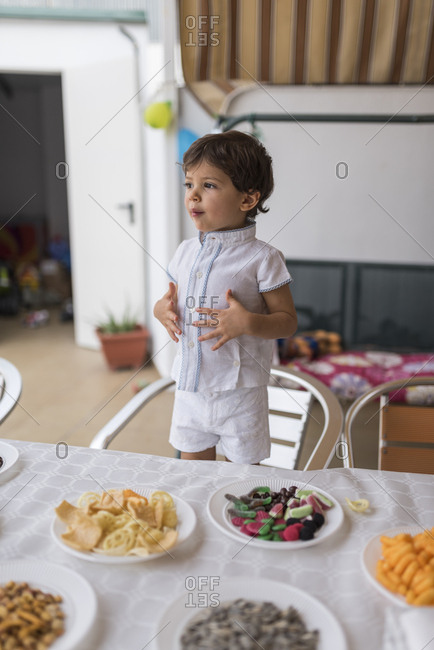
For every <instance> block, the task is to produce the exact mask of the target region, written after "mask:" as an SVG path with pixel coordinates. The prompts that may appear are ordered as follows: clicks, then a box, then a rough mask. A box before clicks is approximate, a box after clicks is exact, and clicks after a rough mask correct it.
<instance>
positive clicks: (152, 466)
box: [0, 441, 434, 650]
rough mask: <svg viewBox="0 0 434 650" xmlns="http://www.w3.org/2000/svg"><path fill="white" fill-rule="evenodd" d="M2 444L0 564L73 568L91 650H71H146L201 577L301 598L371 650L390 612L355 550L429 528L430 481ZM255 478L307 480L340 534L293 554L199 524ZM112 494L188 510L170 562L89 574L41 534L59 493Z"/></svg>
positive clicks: (93, 569) (433, 488) (433, 518)
mask: <svg viewBox="0 0 434 650" xmlns="http://www.w3.org/2000/svg"><path fill="white" fill-rule="evenodd" d="M8 442H11V441H8ZM11 444H13V445H14V446H16V447H17V448H18V450H19V452H20V458H19V461H18V463H17V464H16V466H15V467H14V468H13V469H12V470H11V472H10V474H9V475H7V476H6V478H5V479H4V480H3V481H1V482H0V496H1V501H0V554H1V562H5V561H9V560H13V559H15V558H16V559H23V558H26V559H34V560H38V559H39V560H48V561H50V562H53V563H58V564H61V565H63V566H67V567H69V568H71V569H73V570H75V571H76V572H78V573H80V574H82V575H83V576H84V577H85V578H86V579H87V580H88V581H89V582H90V583H91V584H92V586H93V588H94V590H95V592H96V594H97V598H98V620H97V630H96V636H95V639H96V640H94V641H92V643H91V644H90V645H88V646H87V647H86V649H85V648H84V647H81V648H80V650H143V649H144V648H152V647H153V642H152V638H153V637H154V636H155V635H156V634H157V633H158V629H157V621H158V619H159V618H160V616H161V614H162V613H163V611H164V610H165V609H166V608H167V606H168V604H169V603H170V602H171V600H173V599H174V598H176V597H178V596H180V595H182V594H187V591H188V588H189V589H191V587H192V585H193V582H194V580H197V579H198V578H199V577H205V579H206V578H207V577H208V578H209V577H211V576H214V577H215V576H217V577H218V579H219V580H221V581H224V580H225V578H226V579H227V578H229V577H231V578H232V577H234V576H244V577H248V578H250V579H252V580H254V579H255V578H257V577H258V578H259V577H261V578H268V579H271V580H277V581H283V582H286V583H288V584H290V585H292V586H294V587H298V588H300V589H303V590H305V591H306V592H308V593H309V594H310V595H312V596H314V597H315V598H317V599H318V600H320V601H321V602H322V603H323V604H324V605H326V606H327V607H328V608H329V610H330V611H331V612H332V614H334V616H335V617H336V618H337V619H338V620H339V622H340V624H341V625H342V627H343V630H344V632H345V635H346V638H347V642H348V648H349V649H350V650H365V649H366V648H370V649H372V650H379V649H380V648H381V645H382V637H383V625H384V619H385V611H386V608H389V607H390V606H391V605H390V601H388V600H387V599H385V598H384V597H383V596H382V595H381V594H380V593H378V592H377V590H376V589H374V588H373V587H372V585H371V584H370V583H369V582H368V581H367V579H366V577H365V575H364V574H363V572H362V569H361V554H362V551H363V548H364V547H365V545H366V543H367V542H368V540H369V539H370V538H371V537H372V536H374V535H376V534H378V533H381V532H383V531H385V530H386V529H388V528H392V527H396V526H401V525H416V524H417V525H420V526H424V527H429V528H431V527H432V526H433V525H434V498H433V496H434V481H433V477H432V476H426V475H421V474H404V473H392V472H377V471H372V470H348V469H332V470H321V471H318V472H297V471H292V470H291V471H288V470H279V469H272V468H268V467H257V466H247V465H236V464H232V463H225V462H205V461H182V460H176V459H171V458H162V457H157V456H147V455H141V454H133V453H124V452H118V451H98V450H93V449H87V448H81V447H69V448H66V447H65V446H62V445H60V446H58V447H57V448H56V446H54V445H47V444H40V443H28V442H12V443H11ZM65 456H66V457H65ZM256 477H257V478H258V484H264V483H265V484H266V482H267V477H275V478H284V479H285V480H286V479H287V480H288V483H289V484H290V483H291V479H293V480H302V481H309V482H310V483H312V484H313V485H315V486H317V487H318V488H322V489H323V490H325V491H327V492H329V493H331V494H332V495H333V496H334V497H335V498H336V499H337V500H338V502H339V503H340V504H341V505H342V507H343V509H344V512H345V520H344V524H343V526H342V527H341V529H340V530H339V531H338V532H337V533H336V534H335V535H333V536H332V537H330V538H329V539H328V540H325V541H324V543H322V544H320V545H317V546H313V547H312V548H306V549H302V550H300V551H297V552H289V551H288V552H287V553H286V552H282V551H273V552H270V551H264V550H262V549H255V548H252V545H248V546H246V547H245V548H243V545H242V544H240V543H239V542H237V541H236V540H233V539H231V538H229V537H227V536H225V535H223V534H222V533H221V532H220V531H219V530H218V529H217V528H215V527H214V525H213V524H212V523H211V522H210V521H209V519H208V516H207V513H206V503H207V500H208V498H209V497H210V495H211V494H213V492H214V491H216V490H217V489H219V488H221V487H222V486H224V485H227V484H230V483H231V482H235V481H241V480H246V479H250V478H256ZM120 485H122V486H129V487H132V488H134V487H139V486H143V487H150V488H154V489H163V490H167V491H169V492H172V493H173V494H175V495H178V496H180V497H181V498H183V499H184V500H185V501H187V502H188V503H190V504H191V506H192V507H193V508H194V510H195V512H196V515H197V517H198V525H197V529H196V533H195V536H194V539H193V540H192V541H191V542H190V541H189V542H187V543H186V544H185V545H184V546H182V547H181V548H180V549H179V550H178V551H176V549H175V550H172V551H171V555H173V558H172V557H169V556H168V555H166V554H165V555H164V556H163V557H159V558H158V559H155V560H153V561H149V562H144V563H140V564H134V565H129V566H118V565H110V566H108V565H104V564H92V563H90V562H87V561H84V560H80V559H78V558H75V557H72V556H71V555H69V554H67V553H65V552H64V551H63V550H62V549H61V548H60V547H59V546H58V545H57V544H56V543H55V542H54V541H53V540H52V538H51V536H50V526H51V523H52V521H53V516H54V512H53V509H54V508H55V507H56V506H57V505H58V504H59V503H60V502H61V501H62V499H68V498H70V497H71V495H76V494H80V493H81V492H84V491H86V490H97V491H100V488H101V486H102V487H103V488H105V489H107V488H110V487H113V486H120ZM345 497H349V498H350V499H357V498H361V497H364V498H367V499H369V501H370V503H371V511H370V513H369V514H358V513H355V512H352V511H351V510H349V508H348V507H347V506H346V504H345ZM187 579H188V580H189V582H188V585H187V583H186V581H187ZM167 650H170V649H169V648H168V649H167ZM330 650H332V649H330Z"/></svg>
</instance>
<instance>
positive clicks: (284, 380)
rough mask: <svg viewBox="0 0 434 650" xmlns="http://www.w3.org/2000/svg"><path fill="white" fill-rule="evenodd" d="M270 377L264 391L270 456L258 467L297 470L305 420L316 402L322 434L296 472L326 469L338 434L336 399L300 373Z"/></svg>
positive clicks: (274, 371)
mask: <svg viewBox="0 0 434 650" xmlns="http://www.w3.org/2000/svg"><path fill="white" fill-rule="evenodd" d="M271 377H272V380H273V381H272V385H271V386H269V388H268V394H269V410H270V435H271V454H270V457H269V458H267V459H266V460H263V461H262V463H261V464H263V465H271V466H273V467H283V468H288V469H293V468H295V467H297V468H298V466H299V461H300V452H301V450H302V444H303V441H304V440H305V436H306V429H307V425H308V422H309V418H312V417H313V416H312V406H313V404H314V402H318V403H319V405H320V407H321V409H322V411H323V420H324V421H323V425H322V430H321V432H320V434H319V437H318V441H317V443H316V445H315V447H314V449H313V451H312V452H311V454H310V456H309V458H308V460H307V461H306V463H305V464H304V466H303V467H302V468H300V469H304V470H309V469H323V468H324V467H327V466H328V465H329V463H330V460H331V458H332V456H333V454H334V452H335V447H336V444H337V442H338V440H339V436H340V434H341V431H342V424H343V414H342V409H341V406H340V404H339V401H338V399H337V397H336V396H335V395H334V394H333V393H332V391H331V390H330V389H329V388H328V387H327V386H325V385H324V384H323V383H322V382H321V381H319V380H318V379H316V378H315V377H311V376H310V375H308V374H306V373H303V372H299V371H296V370H281V369H280V368H272V369H271ZM288 384H289V386H288ZM297 386H298V387H301V388H302V390H299V389H297Z"/></svg>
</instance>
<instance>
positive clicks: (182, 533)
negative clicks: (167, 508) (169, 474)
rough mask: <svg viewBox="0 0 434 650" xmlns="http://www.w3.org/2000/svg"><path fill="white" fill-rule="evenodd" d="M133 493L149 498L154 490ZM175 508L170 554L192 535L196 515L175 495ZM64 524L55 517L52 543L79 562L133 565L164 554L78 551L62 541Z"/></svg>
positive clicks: (144, 489)
mask: <svg viewBox="0 0 434 650" xmlns="http://www.w3.org/2000/svg"><path fill="white" fill-rule="evenodd" d="M135 491H136V492H137V493H138V494H141V495H143V496H145V497H149V496H150V495H151V494H152V492H155V490H154V489H147V488H136V489H135ZM79 496H80V495H78V496H76V497H73V499H72V500H69V502H70V503H76V502H77V500H78V497H79ZM171 497H172V498H173V501H174V503H175V506H176V514H177V515H178V527H177V530H178V539H177V542H176V544H175V546H173V547H172V548H171V549H169V550H168V551H167V553H169V554H170V553H171V552H172V551H173V550H174V549H176V548H178V547H179V545H180V544H182V543H183V542H185V541H186V540H187V539H188V538H189V537H190V535H191V534H192V533H193V531H194V529H195V526H196V513H195V512H194V510H193V508H192V507H191V506H190V505H189V504H188V503H186V502H185V501H183V500H182V499H180V498H179V497H176V496H175V495H173V494H172V495H171ZM66 528H67V526H66V524H64V523H63V522H62V521H60V519H59V518H58V517H55V519H54V521H53V523H52V525H51V534H52V536H53V539H54V541H55V542H56V543H57V544H59V546H60V547H61V548H62V549H63V550H64V551H66V552H67V553H70V554H71V555H74V556H75V557H78V558H80V559H81V560H88V561H89V562H96V563H100V564H135V563H137V562H147V561H148V560H155V559H156V558H159V557H163V556H164V555H165V553H164V552H163V553H153V554H152V555H144V556H139V555H103V554H102V553H93V552H92V551H78V550H76V549H75V548H72V547H71V546H68V544H65V542H64V541H63V539H62V534H63V533H65V532H66Z"/></svg>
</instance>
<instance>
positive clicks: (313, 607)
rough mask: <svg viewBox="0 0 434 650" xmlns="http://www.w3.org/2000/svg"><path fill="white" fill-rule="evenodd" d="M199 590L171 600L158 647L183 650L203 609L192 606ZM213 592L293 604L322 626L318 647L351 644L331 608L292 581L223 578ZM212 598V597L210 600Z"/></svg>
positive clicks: (312, 625) (311, 623) (224, 597)
mask: <svg viewBox="0 0 434 650" xmlns="http://www.w3.org/2000/svg"><path fill="white" fill-rule="evenodd" d="M195 593H196V592H194V591H192V592H188V591H187V590H186V591H185V593H184V594H183V595H182V596H180V597H179V598H177V599H176V600H175V601H174V602H172V603H171V604H170V606H169V607H168V608H167V610H166V612H165V614H164V616H162V618H161V619H160V620H159V622H158V625H157V628H156V630H155V634H156V648H158V650H167V649H168V648H170V649H171V650H179V648H180V647H181V646H180V642H179V640H180V637H181V635H182V633H183V631H184V629H185V628H186V627H187V625H188V623H189V621H190V619H192V618H194V617H195V616H196V615H197V614H198V613H199V612H201V611H203V610H201V609H200V608H199V607H195V608H193V607H192V606H191V605H192V603H193V602H194V603H196V604H198V603H199V602H200V601H199V600H198V598H197V597H196V599H195V600H194V598H195ZM211 594H212V595H213V599H211V602H213V603H215V602H216V600H215V599H216V598H218V601H219V602H220V603H223V602H225V601H226V602H227V601H230V600H235V599H237V598H246V599H248V600H254V601H258V602H272V603H274V604H275V605H276V606H277V607H280V608H281V609H284V608H287V607H289V606H290V605H293V606H294V607H295V608H296V609H297V611H298V612H299V614H300V615H301V616H302V618H303V620H304V622H305V625H306V627H307V628H308V630H319V633H320V634H319V643H318V649H317V650H330V648H333V650H345V649H346V647H347V645H346V641H345V636H344V633H343V631H342V628H341V626H340V624H339V623H338V621H337V620H336V618H335V617H334V616H333V615H332V614H331V613H330V612H329V610H328V609H327V608H326V607H325V606H324V605H323V604H322V603H321V602H320V601H319V600H316V598H313V596H310V595H309V594H307V593H306V592H305V591H301V590H300V589H296V588H295V587H292V586H291V585H287V584H285V583H283V582H275V581H273V580H263V579H260V578H259V579H256V578H228V579H226V578H222V579H221V581H220V584H219V585H217V586H213V588H212V591H211V592H210V594H209V597H210V595H211ZM217 594H218V597H217ZM192 595H193V599H192ZM201 596H202V601H201V602H204V600H203V598H204V596H203V594H201ZM208 602H210V601H209V600H208ZM186 605H189V607H186ZM258 648H259V645H258Z"/></svg>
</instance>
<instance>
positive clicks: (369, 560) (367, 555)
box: [362, 526, 424, 607]
mask: <svg viewBox="0 0 434 650" xmlns="http://www.w3.org/2000/svg"><path fill="white" fill-rule="evenodd" d="M423 530H424V529H423V528H422V527H421V526H401V527H399V528H389V530H386V531H385V532H384V533H381V534H380V535H375V537H373V538H372V539H370V540H369V542H368V543H367V544H366V546H365V548H364V550H363V553H362V568H363V571H364V573H365V575H366V577H367V578H368V580H369V582H371V583H372V584H373V585H374V587H375V588H376V589H377V590H378V591H379V592H380V593H381V594H383V596H386V598H388V599H389V600H391V601H392V602H393V603H394V604H395V605H402V606H403V607H412V605H409V604H408V603H407V602H406V600H405V598H404V596H402V595H401V594H394V593H393V592H392V591H389V590H388V589H386V587H383V585H382V584H381V582H378V580H377V578H376V577H375V576H376V573H377V562H378V560H379V559H380V558H381V557H382V554H381V541H380V538H381V537H383V535H385V536H386V537H395V535H399V533H409V534H410V535H417V534H418V533H422V532H423Z"/></svg>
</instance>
